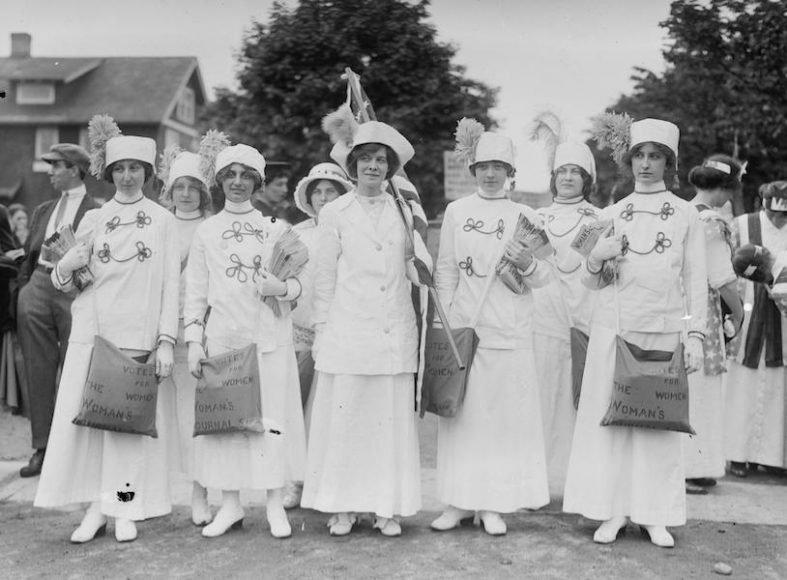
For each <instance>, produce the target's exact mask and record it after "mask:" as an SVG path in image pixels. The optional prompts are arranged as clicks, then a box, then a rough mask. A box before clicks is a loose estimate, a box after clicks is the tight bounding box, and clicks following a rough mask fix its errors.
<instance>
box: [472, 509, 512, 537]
mask: <svg viewBox="0 0 787 580" xmlns="http://www.w3.org/2000/svg"><path fill="white" fill-rule="evenodd" d="M478 516H479V517H480V518H481V523H483V524H484V531H485V532H486V533H487V534H489V535H490V536H503V535H505V533H506V532H507V531H508V528H507V527H506V523H505V522H504V521H503V518H501V517H500V514H499V513H497V512H490V511H483V512H478Z"/></svg>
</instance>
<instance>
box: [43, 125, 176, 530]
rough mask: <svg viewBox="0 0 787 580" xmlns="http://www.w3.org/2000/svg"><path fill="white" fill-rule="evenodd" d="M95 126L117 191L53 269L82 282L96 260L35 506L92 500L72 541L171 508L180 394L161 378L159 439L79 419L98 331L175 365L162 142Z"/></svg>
mask: <svg viewBox="0 0 787 580" xmlns="http://www.w3.org/2000/svg"><path fill="white" fill-rule="evenodd" d="M90 135H91V142H92V143H93V148H92V149H93V153H92V154H93V163H92V165H91V170H92V171H93V173H94V174H95V175H96V176H97V177H100V178H103V179H105V180H106V181H109V182H111V183H114V184H115V187H116V188H117V191H116V192H115V195H114V197H113V198H112V199H111V200H109V201H108V202H107V203H106V204H104V205H103V206H102V207H101V208H99V209H95V210H92V211H90V212H88V213H87V214H86V215H85V217H84V219H83V220H82V222H81V223H80V226H79V229H78V230H77V239H79V240H85V241H84V242H80V243H78V244H77V245H76V246H75V247H74V248H72V249H71V250H69V251H68V253H66V254H65V256H63V258H62V259H61V260H60V261H59V262H58V263H57V266H56V267H55V269H54V271H53V272H52V283H53V284H54V285H55V287H56V288H58V289H60V290H63V291H64V292H73V291H75V290H76V286H75V275H74V272H75V271H76V270H78V269H79V268H81V267H83V266H86V265H89V267H90V271H91V272H92V273H93V276H94V281H93V282H92V284H90V285H89V286H87V287H86V288H84V289H82V290H81V291H80V292H79V294H78V295H77V297H76V298H75V299H74V302H73V305H72V308H71V312H72V315H73V322H72V326H71V335H70V337H69V344H68V351H67V354H66V359H65V363H64V365H63V371H62V375H61V380H60V387H59V390H58V396H57V405H56V407H55V416H54V420H53V423H52V433H51V436H50V438H49V447H48V451H47V454H46V458H45V460H44V466H43V471H42V473H41V481H40V483H39V486H38V492H37V494H36V498H35V505H36V506H38V507H55V506H61V505H69V504H75V503H88V504H89V507H88V509H87V512H86V514H85V516H84V518H83V519H82V523H81V524H80V526H79V527H78V528H77V529H76V530H75V531H74V533H73V534H72V535H71V541H72V542H74V543H83V542H89V541H90V540H92V539H93V538H94V537H95V536H96V535H99V534H101V533H102V532H103V531H104V530H105V528H106V523H107V518H108V517H113V518H114V519H115V538H116V539H117V541H118V542H128V541H132V540H134V539H136V537H137V528H136V525H135V522H136V521H141V520H146V519H148V518H152V517H156V516H162V515H164V514H168V513H169V512H170V511H171V507H172V506H171V503H170V497H169V479H168V473H169V462H170V458H169V457H168V453H167V451H168V444H169V443H170V442H169V441H168V437H167V434H168V433H169V432H174V430H175V429H176V427H175V425H176V424H177V423H176V421H177V419H176V418H175V413H174V406H173V405H172V404H171V402H172V401H173V400H174V393H172V392H171V390H169V389H167V388H166V386H165V385H166V383H161V384H160V386H159V395H158V406H157V410H156V425H157V428H158V438H153V437H146V436H142V435H132V434H127V433H115V432H112V431H103V430H98V429H94V428H91V427H82V426H77V425H75V424H74V423H72V419H74V417H76V416H77V414H78V413H79V410H80V402H81V399H82V392H83V389H84V386H85V380H86V378H87V374H88V368H89V366H90V361H91V353H92V351H93V342H94V336H95V335H97V334H100V335H101V336H102V337H104V338H106V339H108V340H109V341H111V342H112V343H114V344H115V345H116V346H117V347H119V348H120V349H122V350H124V351H125V352H126V354H127V355H128V356H130V357H134V358H135V359H137V360H144V359H147V358H148V356H149V355H150V353H151V352H152V351H155V359H156V374H157V375H158V376H159V377H160V378H164V377H167V376H168V375H169V374H170V372H171V371H172V365H173V347H174V344H175V340H176V337H177V331H178V273H179V267H178V248H177V239H176V234H175V218H174V217H173V216H172V214H171V213H170V212H168V211H167V210H165V209H164V208H162V207H161V206H160V205H158V204H157V203H155V202H153V201H151V200H150V199H148V198H146V197H145V196H144V195H143V193H142V186H143V185H144V184H145V183H146V182H147V181H148V180H149V179H150V178H151V177H152V176H153V171H154V165H155V162H156V143H155V141H153V140H152V139H149V138H147V137H134V136H120V135H119V130H118V129H117V126H115V125H114V122H113V121H111V119H109V118H107V117H98V118H94V119H93V120H92V121H91V124H90ZM113 135H114V136H113ZM107 136H110V138H109V139H108V140H107V139H106V137H107ZM165 391H168V392H165ZM119 492H122V493H119ZM126 500H129V501H126Z"/></svg>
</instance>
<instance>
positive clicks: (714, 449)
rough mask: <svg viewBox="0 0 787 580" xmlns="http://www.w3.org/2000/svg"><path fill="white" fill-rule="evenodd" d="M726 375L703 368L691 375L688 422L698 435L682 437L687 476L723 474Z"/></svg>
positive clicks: (698, 476)
mask: <svg viewBox="0 0 787 580" xmlns="http://www.w3.org/2000/svg"><path fill="white" fill-rule="evenodd" d="M726 375H727V373H724V374H720V375H712V376H708V375H706V374H705V372H704V371H703V370H699V371H697V372H695V373H691V374H690V375H689V422H690V423H691V426H692V427H693V428H694V431H696V432H697V434H696V435H687V436H686V437H684V438H683V458H684V461H685V469H686V478H687V479H694V478H700V477H711V478H717V477H723V476H724V469H725V466H726V461H725V458H724V399H723V396H722V394H723V384H724V379H725V378H726Z"/></svg>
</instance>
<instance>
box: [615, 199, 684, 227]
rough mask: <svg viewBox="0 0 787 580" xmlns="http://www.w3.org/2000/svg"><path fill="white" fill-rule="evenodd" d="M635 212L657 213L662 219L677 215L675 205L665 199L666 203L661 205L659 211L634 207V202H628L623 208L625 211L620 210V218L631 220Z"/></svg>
mask: <svg viewBox="0 0 787 580" xmlns="http://www.w3.org/2000/svg"><path fill="white" fill-rule="evenodd" d="M635 213H647V214H650V215H657V216H659V217H660V218H661V219H662V221H667V220H668V219H669V218H670V217H671V216H673V215H675V207H674V206H673V205H672V204H671V203H670V202H668V201H665V202H664V205H662V206H661V209H660V210H659V211H647V210H644V209H634V204H633V203H628V204H626V207H625V208H624V209H623V211H621V212H620V218H621V219H623V220H625V221H627V222H630V221H631V220H633V219H634V214H635Z"/></svg>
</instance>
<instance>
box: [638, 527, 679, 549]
mask: <svg viewBox="0 0 787 580" xmlns="http://www.w3.org/2000/svg"><path fill="white" fill-rule="evenodd" d="M639 529H640V531H641V532H642V535H643V536H644V535H647V536H648V537H649V538H650V543H651V544H653V545H654V546H658V547H659V548H674V547H675V538H673V537H672V534H670V533H669V532H668V531H667V528H665V527H664V526H640V527H639Z"/></svg>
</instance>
